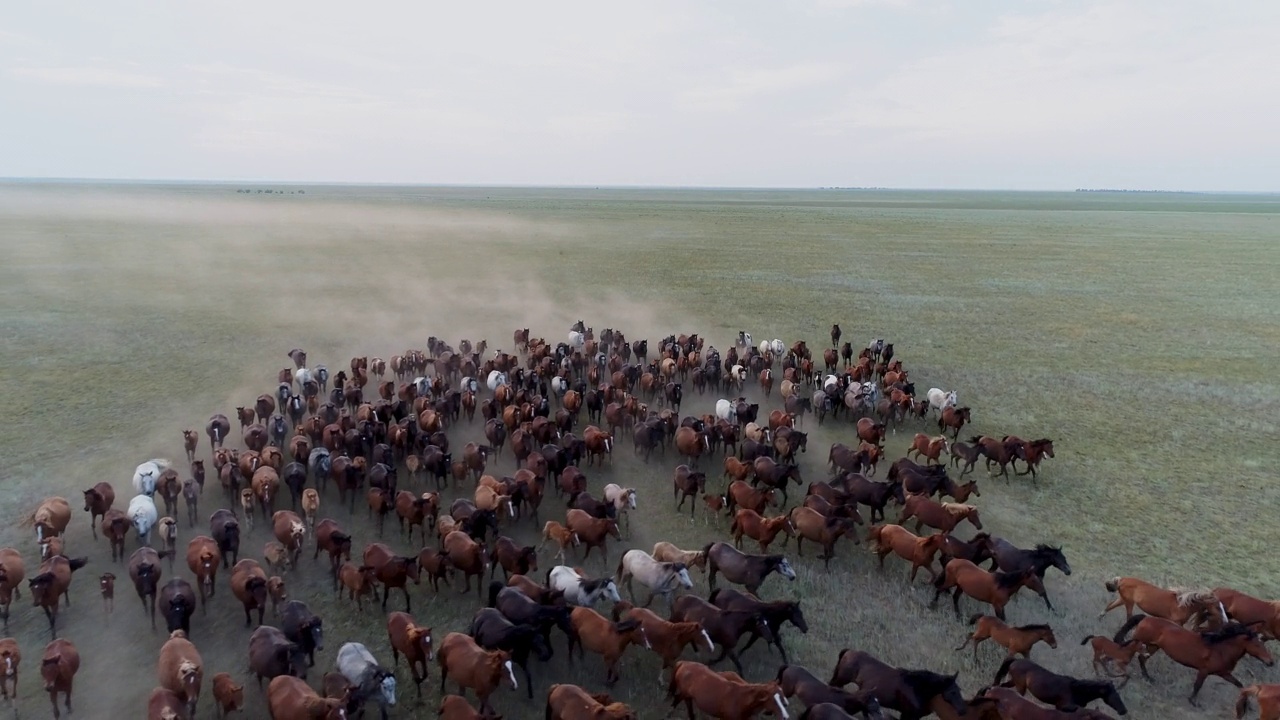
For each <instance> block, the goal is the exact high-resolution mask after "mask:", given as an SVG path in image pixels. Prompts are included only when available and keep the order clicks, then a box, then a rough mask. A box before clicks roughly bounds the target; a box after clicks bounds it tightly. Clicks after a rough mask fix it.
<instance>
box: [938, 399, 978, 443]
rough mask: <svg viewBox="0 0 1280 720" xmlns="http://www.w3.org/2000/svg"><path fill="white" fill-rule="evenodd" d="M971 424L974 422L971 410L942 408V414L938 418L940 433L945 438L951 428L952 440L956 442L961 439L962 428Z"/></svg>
mask: <svg viewBox="0 0 1280 720" xmlns="http://www.w3.org/2000/svg"><path fill="white" fill-rule="evenodd" d="M970 422H973V420H972V418H970V412H969V408H967V407H956V406H955V405H948V406H946V407H944V408H942V414H941V415H939V416H938V432H940V433H942V434H943V436H945V435H946V434H947V428H951V430H952V433H951V439H952V440H955V439H957V438H959V437H960V428H962V427H964V426H965V423H970Z"/></svg>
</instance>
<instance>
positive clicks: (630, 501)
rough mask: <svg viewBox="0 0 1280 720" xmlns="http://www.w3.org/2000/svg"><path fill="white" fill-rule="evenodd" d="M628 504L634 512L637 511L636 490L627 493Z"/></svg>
mask: <svg viewBox="0 0 1280 720" xmlns="http://www.w3.org/2000/svg"><path fill="white" fill-rule="evenodd" d="M627 504H629V505H630V506H631V509H632V510H635V509H636V491H635V490H628V491H627Z"/></svg>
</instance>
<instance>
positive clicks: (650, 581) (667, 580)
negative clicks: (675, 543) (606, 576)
mask: <svg viewBox="0 0 1280 720" xmlns="http://www.w3.org/2000/svg"><path fill="white" fill-rule="evenodd" d="M615 578H616V580H617V584H619V585H620V584H622V583H624V582H625V583H626V585H627V593H628V594H629V595H630V596H631V600H632V601H633V602H634V601H635V599H636V593H635V589H634V588H633V587H632V584H631V579H632V578H636V579H638V580H639V581H640V582H641V584H643V585H644V586H645V587H647V588H649V597H648V599H647V600H645V603H644V605H643V607H645V608H647V607H649V605H651V604H652V603H653V599H654V597H656V596H658V595H661V596H662V598H663V599H664V600H666V601H667V608H668V609H670V608H671V603H672V599H671V596H672V594H673V593H675V592H676V590H677V589H678V588H684V589H685V590H688V589H690V588H692V587H693V580H691V579H690V578H689V570H688V568H687V567H686V566H685V565H684V563H681V562H659V561H658V560H655V559H654V557H653V556H652V555H650V554H649V553H647V552H645V551H643V550H639V549H637V550H628V551H627V552H626V553H624V554H623V555H622V559H621V560H619V561H618V570H617V573H616V574H615Z"/></svg>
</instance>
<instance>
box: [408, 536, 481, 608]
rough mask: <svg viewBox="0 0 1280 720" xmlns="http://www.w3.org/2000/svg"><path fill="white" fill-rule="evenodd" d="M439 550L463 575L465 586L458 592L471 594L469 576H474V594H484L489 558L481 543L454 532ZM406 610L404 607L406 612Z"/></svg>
mask: <svg viewBox="0 0 1280 720" xmlns="http://www.w3.org/2000/svg"><path fill="white" fill-rule="evenodd" d="M440 546H441V549H442V550H443V551H444V553H445V555H446V556H448V558H449V563H450V565H452V566H453V567H454V568H456V569H457V570H458V571H460V572H461V573H462V575H463V579H464V580H466V586H465V587H463V588H461V589H460V590H459V591H458V592H459V593H461V594H466V593H469V592H471V576H472V575H475V576H476V594H477V595H480V594H482V593H483V592H484V573H485V571H486V570H488V569H489V558H488V555H487V554H486V552H485V547H484V544H483V543H478V542H476V541H475V540H473V539H471V537H470V536H469V535H467V534H466V533H465V532H463V531H461V530H454V531H453V532H451V533H449V534H448V535H446V536H445V537H444V541H443V542H442V543H441V545H440ZM407 609H408V608H407V607H406V610H407Z"/></svg>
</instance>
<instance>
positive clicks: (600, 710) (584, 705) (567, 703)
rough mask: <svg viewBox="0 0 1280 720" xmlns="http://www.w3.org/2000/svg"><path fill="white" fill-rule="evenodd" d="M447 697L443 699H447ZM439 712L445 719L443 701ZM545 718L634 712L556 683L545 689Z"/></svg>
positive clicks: (573, 719)
mask: <svg viewBox="0 0 1280 720" xmlns="http://www.w3.org/2000/svg"><path fill="white" fill-rule="evenodd" d="M448 697H457V696H456V695H454V696H448ZM448 697H446V698H445V699H446V700H447V699H448ZM459 699H461V698H459ZM440 714H441V720H446V719H445V718H444V717H443V716H444V705H443V703H442V704H441V706H440ZM476 717H479V716H476ZM458 718H459V720H462V719H463V718H466V719H467V720H470V718H471V716H464V715H458ZM546 718H547V720H636V714H635V712H634V711H633V710H632V709H631V708H629V707H627V706H626V705H624V704H622V703H620V702H614V701H613V698H611V697H609V696H608V695H605V694H600V693H597V694H591V693H588V692H587V691H586V690H583V689H582V688H580V687H578V686H577V685H561V684H556V685H552V686H551V687H550V688H549V689H548V690H547V709H546Z"/></svg>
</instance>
